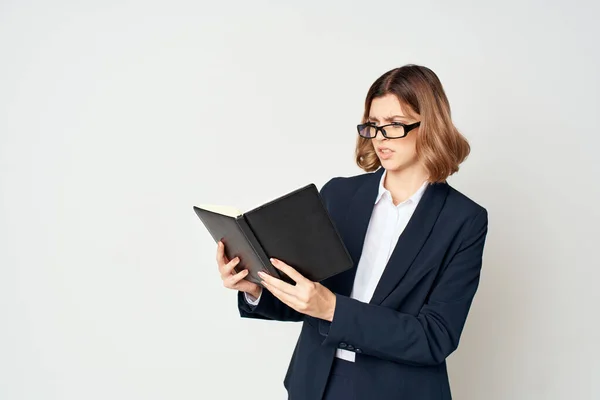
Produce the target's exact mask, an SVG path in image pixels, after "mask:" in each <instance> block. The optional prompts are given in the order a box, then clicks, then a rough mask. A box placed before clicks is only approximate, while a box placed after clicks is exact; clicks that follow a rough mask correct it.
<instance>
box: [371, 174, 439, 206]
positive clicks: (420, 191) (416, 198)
mask: <svg viewBox="0 0 600 400" xmlns="http://www.w3.org/2000/svg"><path fill="white" fill-rule="evenodd" d="M386 175H387V170H385V169H384V170H383V174H381V178H380V179H379V191H378V193H377V198H376V199H375V204H377V203H379V200H380V199H381V198H382V197H383V196H388V198H389V199H390V201H391V200H392V194H391V193H390V191H389V190H387V189H386V188H385V186H383V182H384V181H385V176H386ZM428 184H429V182H427V181H425V182H423V184H422V185H421V187H420V188H419V189H418V190H417V191H416V192H415V193H413V195H412V196H410V197H409V198H408V199H406V200H404V201H403V202H402V203H400V204H403V203H407V202H410V203H415V204H416V203H418V202H419V200H421V197H423V193H425V189H426V188H427V185H428Z"/></svg>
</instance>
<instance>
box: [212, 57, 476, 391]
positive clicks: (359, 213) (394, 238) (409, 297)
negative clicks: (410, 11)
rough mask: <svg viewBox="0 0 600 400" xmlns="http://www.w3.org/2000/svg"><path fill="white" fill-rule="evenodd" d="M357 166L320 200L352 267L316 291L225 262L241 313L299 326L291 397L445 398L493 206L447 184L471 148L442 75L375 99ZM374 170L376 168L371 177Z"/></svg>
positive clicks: (381, 92)
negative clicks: (252, 277) (254, 275)
mask: <svg viewBox="0 0 600 400" xmlns="http://www.w3.org/2000/svg"><path fill="white" fill-rule="evenodd" d="M358 134H359V136H358V141H357V144H356V162H357V164H358V166H359V167H360V168H362V169H363V170H364V171H365V173H363V174H360V175H356V176H352V177H336V178H333V179H331V180H330V181H328V182H327V183H326V184H325V185H324V186H323V188H322V189H321V195H322V198H323V201H324V203H325V205H326V207H327V209H328V211H329V213H330V215H331V217H332V219H333V221H334V223H335V225H336V227H337V229H338V231H339V232H340V235H341V236H342V239H343V241H344V243H345V245H346V247H347V248H348V251H349V252H350V254H351V256H352V259H353V260H354V267H353V268H352V269H350V270H348V271H346V272H343V273H341V274H338V275H336V276H334V277H331V278H329V279H326V280H324V281H323V282H320V283H317V282H311V281H309V280H308V279H306V278H304V277H303V276H302V275H300V274H299V273H298V272H296V271H295V270H294V268H293V266H290V265H287V264H285V262H284V261H285V260H274V259H273V260H272V262H273V265H274V266H275V267H276V268H278V269H280V270H281V271H283V272H285V273H286V274H287V275H289V276H290V277H291V278H293V279H294V280H295V281H296V284H295V285H290V284H288V283H286V282H284V281H281V280H279V279H277V278H275V277H272V276H268V275H265V274H263V275H262V276H261V277H262V279H263V286H264V288H266V290H264V289H263V288H262V287H260V286H259V285H256V284H254V283H251V282H249V281H247V280H245V279H244V277H245V276H246V274H247V272H246V271H241V272H239V273H237V274H233V273H232V271H233V268H234V267H235V265H236V264H237V263H238V262H239V259H238V258H237V257H236V258H234V259H233V260H231V261H230V260H228V259H227V258H226V257H225V256H224V249H223V244H222V243H221V242H220V243H219V244H218V249H217V260H218V264H219V270H220V273H221V277H222V279H223V283H224V285H225V286H226V287H228V288H231V289H234V290H238V291H239V292H238V305H239V311H240V314H241V316H242V317H247V318H258V319H269V320H280V321H303V325H302V331H301V333H300V337H299V338H298V342H297V344H296V347H295V349H294V353H293V355H292V359H291V362H290V365H289V368H288V371H287V374H286V376H285V379H284V385H285V387H286V389H287V391H288V394H289V398H290V399H292V400H304V399H308V400H314V399H327V400H333V399H335V400H338V399H339V400H349V399H369V400H371V399H411V400H412V399H418V400H430V399H431V400H434V399H435V400H438V399H450V398H451V394H450V386H449V382H448V374H447V370H446V362H445V360H446V357H448V355H449V354H450V353H452V352H453V351H454V350H455V349H456V348H457V346H458V342H459V338H460V335H461V332H462V329H463V326H464V323H465V320H466V318H467V313H468V311H469V308H470V305H471V302H472V300H473V296H474V295H475V292H476V290H477V286H478V282H479V274H480V270H481V263H482V255H483V248H484V243H485V238H486V234H487V211H486V209H485V208H483V207H481V206H479V205H478V204H476V203H475V202H474V201H472V200H470V199H469V198H467V197H466V196H465V195H463V194H461V193H460V192H458V191H457V190H455V189H454V188H452V187H450V186H449V185H448V183H447V182H446V178H447V177H448V176H450V175H452V174H453V173H455V172H457V171H458V168H459V165H460V164H461V163H462V162H463V161H464V159H465V158H466V157H467V155H468V154H469V151H470V147H469V144H468V143H467V141H466V140H465V138H464V137H463V136H462V135H461V134H460V133H459V132H458V130H457V129H456V128H455V127H454V125H453V123H452V120H451V118H450V106H449V104H448V100H447V98H446V94H445V92H444V89H443V87H442V84H441V83H440V81H439V79H438V77H437V76H436V75H435V73H434V72H433V71H431V70H430V69H428V68H426V67H422V66H417V65H406V66H403V67H401V68H397V69H394V70H391V71H389V72H387V73H385V74H384V75H383V76H381V77H380V78H379V79H377V80H376V81H375V83H373V85H372V86H371V88H370V89H369V92H368V94H367V98H366V102H365V111H364V116H363V121H362V123H361V124H360V125H358ZM373 171H374V172H373Z"/></svg>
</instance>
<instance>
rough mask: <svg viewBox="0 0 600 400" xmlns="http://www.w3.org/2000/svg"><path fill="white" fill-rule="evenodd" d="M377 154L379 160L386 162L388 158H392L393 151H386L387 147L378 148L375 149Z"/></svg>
mask: <svg viewBox="0 0 600 400" xmlns="http://www.w3.org/2000/svg"><path fill="white" fill-rule="evenodd" d="M377 154H378V155H379V158H381V159H384V160H387V159H388V158H391V157H392V154H394V151H393V150H390V149H388V148H387V147H380V148H378V149H377Z"/></svg>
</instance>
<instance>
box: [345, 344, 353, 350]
mask: <svg viewBox="0 0 600 400" xmlns="http://www.w3.org/2000/svg"><path fill="white" fill-rule="evenodd" d="M346 349H347V350H350V351H352V350H354V346H352V345H351V344H349V345H348V346H347V347H346Z"/></svg>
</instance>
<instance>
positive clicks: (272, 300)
mask: <svg viewBox="0 0 600 400" xmlns="http://www.w3.org/2000/svg"><path fill="white" fill-rule="evenodd" d="M335 179H336V178H332V179H330V180H329V181H328V182H326V183H325V184H324V185H323V187H322V188H321V190H320V194H321V198H322V200H323V202H324V204H325V207H326V208H327V209H329V192H330V191H331V182H333V181H334V180H335ZM238 310H239V313H240V316H241V317H243V318H255V319H266V320H276V321H302V320H304V317H305V315H304V314H302V313H299V312H298V311H296V310H294V309H293V308H291V307H289V306H288V305H287V304H285V303H283V302H282V301H281V300H279V299H278V298H277V297H275V296H274V295H273V294H272V293H271V292H269V291H268V290H264V289H263V291H262V294H261V296H260V300H259V302H258V304H257V305H255V306H253V305H251V304H249V303H248V302H247V301H246V299H245V298H244V293H243V292H239V291H238Z"/></svg>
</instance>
